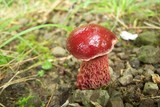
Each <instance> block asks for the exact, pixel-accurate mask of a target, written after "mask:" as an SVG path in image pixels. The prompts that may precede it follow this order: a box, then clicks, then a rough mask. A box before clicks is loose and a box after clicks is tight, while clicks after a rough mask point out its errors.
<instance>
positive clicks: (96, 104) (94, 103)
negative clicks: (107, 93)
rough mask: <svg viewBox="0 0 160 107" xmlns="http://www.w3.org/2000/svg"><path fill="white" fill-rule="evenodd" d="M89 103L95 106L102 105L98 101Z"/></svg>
mask: <svg viewBox="0 0 160 107" xmlns="http://www.w3.org/2000/svg"><path fill="white" fill-rule="evenodd" d="M91 103H92V104H93V105H94V106H95V107H102V106H101V105H100V104H99V103H98V102H93V101H91Z"/></svg>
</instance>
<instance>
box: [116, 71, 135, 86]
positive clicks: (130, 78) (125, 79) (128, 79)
mask: <svg viewBox="0 0 160 107" xmlns="http://www.w3.org/2000/svg"><path fill="white" fill-rule="evenodd" d="M118 80H119V82H120V83H121V84H122V85H123V86H125V85H127V84H129V83H131V82H132V81H133V76H132V75H131V74H128V75H124V76H122V77H120V78H119V79H118Z"/></svg>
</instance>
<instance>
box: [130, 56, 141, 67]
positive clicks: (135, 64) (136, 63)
mask: <svg viewBox="0 0 160 107" xmlns="http://www.w3.org/2000/svg"><path fill="white" fill-rule="evenodd" d="M130 65H131V66H132V67H133V68H135V69H138V68H139V67H140V61H139V60H138V59H137V58H135V59H132V60H131V61H130Z"/></svg>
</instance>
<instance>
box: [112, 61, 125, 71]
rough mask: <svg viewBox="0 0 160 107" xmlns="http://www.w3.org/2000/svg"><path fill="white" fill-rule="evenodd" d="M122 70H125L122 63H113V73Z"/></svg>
mask: <svg viewBox="0 0 160 107" xmlns="http://www.w3.org/2000/svg"><path fill="white" fill-rule="evenodd" d="M124 68H125V65H124V62H122V61H119V60H117V61H115V63H114V67H113V69H114V71H115V72H120V71H121V70H122V69H124Z"/></svg>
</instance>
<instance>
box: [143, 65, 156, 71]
mask: <svg viewBox="0 0 160 107" xmlns="http://www.w3.org/2000/svg"><path fill="white" fill-rule="evenodd" d="M148 69H150V70H152V71H153V70H154V66H153V65H145V66H144V70H148Z"/></svg>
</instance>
